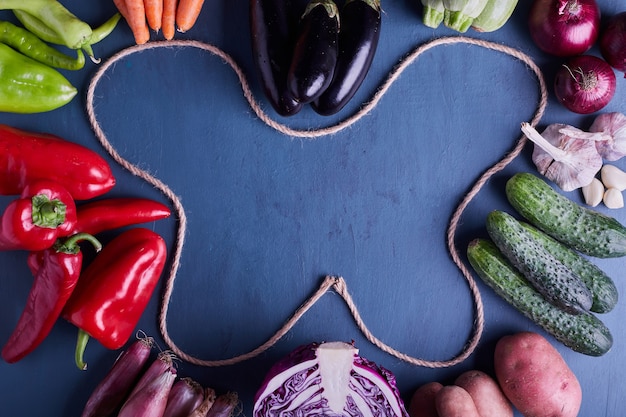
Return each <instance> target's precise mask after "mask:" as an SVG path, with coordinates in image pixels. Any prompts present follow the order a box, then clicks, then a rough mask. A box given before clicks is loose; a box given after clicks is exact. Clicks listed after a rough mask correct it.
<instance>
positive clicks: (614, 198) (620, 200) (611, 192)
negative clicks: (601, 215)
mask: <svg viewBox="0 0 626 417" xmlns="http://www.w3.org/2000/svg"><path fill="white" fill-rule="evenodd" d="M602 201H603V202H604V205H605V206H607V207H608V208H610V209H618V208H622V207H624V196H623V195H622V192H621V191H620V190H618V189H617V188H608V189H607V190H606V191H605V192H604V198H603V199H602Z"/></svg>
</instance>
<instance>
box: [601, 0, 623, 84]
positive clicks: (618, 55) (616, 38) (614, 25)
mask: <svg viewBox="0 0 626 417" xmlns="http://www.w3.org/2000/svg"><path fill="white" fill-rule="evenodd" d="M599 46H600V52H601V53H602V56H603V57H604V59H605V60H606V62H608V63H609V65H611V66H612V67H613V68H615V69H616V70H618V71H620V72H625V73H626V11H625V12H621V13H618V14H616V15H614V16H612V17H611V18H610V19H609V21H608V22H607V24H606V26H605V28H604V30H603V31H602V33H601V35H600V42H599ZM624 77H625V78H626V74H625V75H624Z"/></svg>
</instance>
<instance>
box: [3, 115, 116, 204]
mask: <svg viewBox="0 0 626 417" xmlns="http://www.w3.org/2000/svg"><path fill="white" fill-rule="evenodd" d="M41 179H49V180H53V181H56V182H58V183H60V184H61V185H63V186H64V187H65V188H66V189H67V190H68V191H69V192H70V194H71V195H72V196H73V197H74V199H76V200H87V199H90V198H94V197H97V196H99V195H102V194H104V193H106V192H107V191H109V190H110V189H111V188H113V186H114V185H115V178H114V176H113V173H112V171H111V167H110V166H109V164H108V163H107V162H106V160H105V159H104V158H102V157H101V156H100V155H98V154H97V153H96V152H94V151H92V150H91V149H89V148H87V147H84V146H82V145H79V144H77V143H73V142H70V141H67V140H64V139H62V138H60V137H58V136H54V135H51V134H47V133H33V132H27V131H25V130H20V129H17V128H14V127H11V126H7V125H2V124H0V194H1V195H18V194H21V192H22V190H23V189H24V187H26V185H28V184H29V183H31V182H33V181H34V180H41Z"/></svg>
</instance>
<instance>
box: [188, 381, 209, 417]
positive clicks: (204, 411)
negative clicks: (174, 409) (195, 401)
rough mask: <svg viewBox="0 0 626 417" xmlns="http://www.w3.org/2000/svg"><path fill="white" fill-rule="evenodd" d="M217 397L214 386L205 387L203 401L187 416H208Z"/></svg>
mask: <svg viewBox="0 0 626 417" xmlns="http://www.w3.org/2000/svg"><path fill="white" fill-rule="evenodd" d="M216 398H217V396H216V394H215V390H214V389H213V388H208V387H207V388H205V389H204V400H203V401H202V403H201V404H200V405H199V406H198V407H197V408H195V409H194V410H193V412H191V413H189V414H188V415H187V416H186V417H206V416H207V415H208V414H209V410H210V409H211V408H212V407H213V404H214V403H215V399H216Z"/></svg>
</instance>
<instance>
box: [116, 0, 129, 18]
mask: <svg viewBox="0 0 626 417" xmlns="http://www.w3.org/2000/svg"><path fill="white" fill-rule="evenodd" d="M113 4H115V7H117V11H119V12H120V14H121V15H122V17H123V18H124V19H125V20H128V8H127V7H126V0H113Z"/></svg>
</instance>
